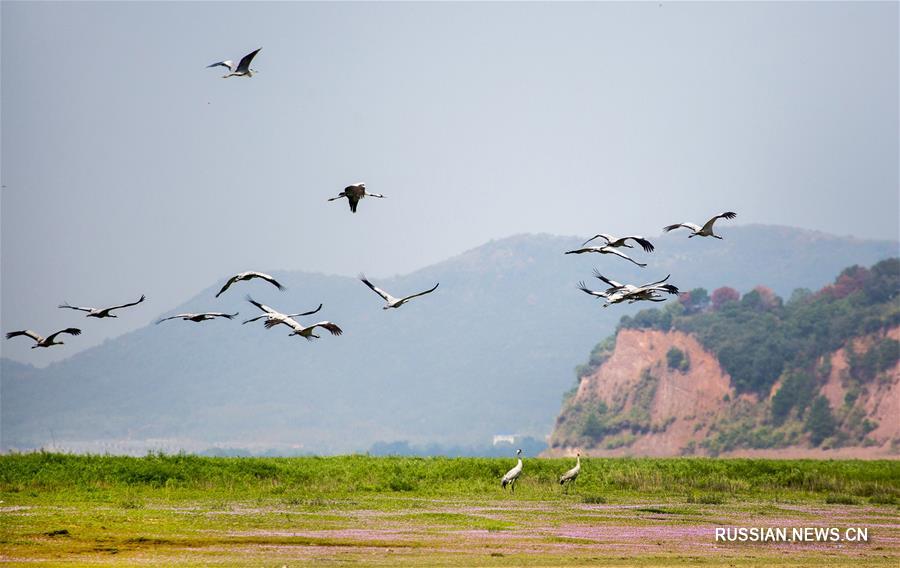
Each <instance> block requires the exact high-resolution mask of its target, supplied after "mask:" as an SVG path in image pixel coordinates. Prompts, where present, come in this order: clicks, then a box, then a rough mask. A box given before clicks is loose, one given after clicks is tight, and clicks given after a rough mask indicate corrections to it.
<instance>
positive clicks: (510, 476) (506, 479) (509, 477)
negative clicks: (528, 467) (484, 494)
mask: <svg viewBox="0 0 900 568" xmlns="http://www.w3.org/2000/svg"><path fill="white" fill-rule="evenodd" d="M521 455H522V449H521V448H519V449H518V450H516V456H517V457H519V463H517V464H516V466H515V467H514V468H512V469H511V470H509V471H507V472H506V475H504V476H503V479H501V480H500V487H502V488H503V489H506V486H507V485H509V490H510V491H512V492H513V493H515V491H516V480H517V479H519V475H521V473H522V458H521Z"/></svg>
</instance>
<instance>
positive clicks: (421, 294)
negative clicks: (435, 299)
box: [403, 282, 441, 301]
mask: <svg viewBox="0 0 900 568" xmlns="http://www.w3.org/2000/svg"><path fill="white" fill-rule="evenodd" d="M440 285H441V283H440V282H438V283H437V284H435V285H434V288H432V289H430V290H425V291H424V292H419V293H418V294H413V295H412V296H407V297H405V298H403V301H409V300H412V299H413V298H418V297H419V296H424V295H425V294H431V293H432V292H434V291H435V290H437V287H438V286H440Z"/></svg>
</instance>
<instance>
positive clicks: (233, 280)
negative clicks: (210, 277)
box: [216, 274, 240, 298]
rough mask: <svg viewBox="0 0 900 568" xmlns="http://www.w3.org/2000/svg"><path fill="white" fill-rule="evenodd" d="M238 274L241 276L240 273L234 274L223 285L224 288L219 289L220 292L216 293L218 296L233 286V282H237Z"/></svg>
mask: <svg viewBox="0 0 900 568" xmlns="http://www.w3.org/2000/svg"><path fill="white" fill-rule="evenodd" d="M238 276H240V274H236V275H234V276H232V277H231V278H229V279H228V282H226V283H225V285H224V286H222V289H221V290H219V293H218V294H216V298H218V297H219V296H221V295H222V294H223V293H224V292H225V290H227V289H228V288H229V286H231V285H232V284H234V283H235V282H237V280H238Z"/></svg>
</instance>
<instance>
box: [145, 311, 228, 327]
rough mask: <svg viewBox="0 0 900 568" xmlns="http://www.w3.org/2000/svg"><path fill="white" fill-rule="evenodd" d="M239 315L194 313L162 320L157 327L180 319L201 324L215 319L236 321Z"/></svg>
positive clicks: (176, 315)
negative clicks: (165, 322)
mask: <svg viewBox="0 0 900 568" xmlns="http://www.w3.org/2000/svg"><path fill="white" fill-rule="evenodd" d="M237 315H238V314H237V313H233V314H223V313H222V312H203V313H199V314H194V313H187V314H175V315H174V316H169V317H167V318H162V319H161V320H159V321H157V322H156V323H157V325H159V324H161V323H162V322H164V321H166V320H172V319H179V318H180V319H183V320H184V321H195V322H201V321H206V320H211V319H215V318H227V319H234V318H235V316H237Z"/></svg>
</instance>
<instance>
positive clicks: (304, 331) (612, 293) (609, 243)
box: [6, 48, 736, 491]
mask: <svg viewBox="0 0 900 568" xmlns="http://www.w3.org/2000/svg"><path fill="white" fill-rule="evenodd" d="M261 49H262V48H259V49H256V50H255V51H252V52H251V53H248V54H247V55H245V56H244V57H242V58H241V60H240V61H239V62H238V64H237V65H235V64H234V62H232V61H231V60H225V61H218V62H216V63H213V64H211V65H208V66H207V67H208V68H215V67H224V68H226V69H227V70H228V73H227V74H225V75H223V78H225V79H227V78H229V77H247V78H250V77H252V76H253V74H254V73H256V72H257V71H256V70H255V69H251V68H250V64H251V62H252V61H253V58H254V57H256V55H257V54H258V53H259V52H260V50H261ZM366 197H374V198H378V199H384V198H385V196H384V195H381V194H379V193H369V192H368V191H367V190H366V184H365V183H362V182H358V183H354V184H352V185H349V186H347V187H345V188H344V190H343V191H341V192H340V193H339V194H338V195H337V196H336V197H332V198H329V199H328V201H335V200H339V199H344V198H346V199H347V202H348V204H349V205H350V211H351V212H352V213H356V210H357V207H358V205H359V202H360V200H362V199H364V198H366ZM735 217H736V214H735V213H734V212H732V211H726V212H725V213H722V214H720V215H716V216H715V217H713V218H711V219H710V220H708V221H707V222H706V223H705V224H704V225H703V226H700V225H696V224H694V223H690V222H684V223H676V224H674V225H668V226H666V227H664V228H663V231H664V232H669V231H673V230H675V229H679V228H686V229H689V230H690V231H691V234H690V235H688V238H691V237H714V238H716V239H721V238H722V237H720V236H719V235H716V234H715V233H714V232H713V225H714V224H715V222H716V220H718V219H733V218H735ZM596 239H602V240H603V241H605V244H603V245H601V246H587V245H588V243H590V242H591V241H594V240H596ZM629 241H631V242H633V243H635V244H636V245H638V246H640V247H641V249H643V250H644V252H648V253H650V252H653V250H654V246H653V244H652V243H651V242H650V241H649V240H647V239H646V238H644V237H642V236H638V235H628V236H624V237H617V236H613V235H609V234H605V233H599V234H597V235H594V236H593V237H591V238H590V239H588V240H587V241H585V242H584V243H582V245H581V248H578V249H574V250H570V251H566V252H565V254H585V253H597V254H609V255H614V256H618V257H620V258H623V259H625V260H627V261H629V262H632V263H634V264H636V265H638V266H640V267H642V268H643V267H646V266H647V264H645V263H642V262H638V261H636V260H634V259H633V258H631V257H630V256H628V255H627V254H625V253H624V252H622V251H620V250H619V249H621V248H627V249H633V248H634V245H632V244H629ZM594 276H595V277H596V278H598V279H599V280H601V281H602V282H604V283H605V284H606V285H607V286H608V288H606V289H605V290H591V289H589V288H588V287H587V286H586V285H585V283H584V282H583V281H582V282H579V283H578V289H580V290H582V291H583V292H585V293H586V294H589V295H591V296H594V297H597V298H601V299H603V300H605V302H606V303H605V304H604V306H603V307H607V306H609V305H612V304H617V303H621V302H628V303H634V302H638V301H649V302H662V301H665V296H664V294H669V295H677V294H678V293H679V291H678V288H677V287H676V286H674V285H672V284H668V283H666V282H667V281H668V279H669V276H666V277H665V278H663V279H661V280H658V281H656V282H651V283H648V284H642V285H640V286H636V285H633V284H621V283H619V282H616V281H615V280H612V279H609V278H607V277H605V276H604V275H602V274H601V273H600V272H599V271H597V270H596V269H595V270H594ZM253 279H260V280H263V281H265V282H268V283H269V284H271V285H272V286H274V287H275V288H277V289H278V290H282V291H283V290H284V286H283V285H282V284H281V283H280V282H278V281H277V280H276V279H275V278H274V277H272V276H271V275H269V274H265V273H262V272H257V271H246V272H241V273H239V274H235V275H234V276H232V277H231V278H229V279H228V280H227V281H226V282H225V284H224V285H223V286H222V289H221V290H219V292H218V293H217V294H216V295H215V297H216V298H218V297H219V296H221V295H222V294H224V293H225V292H226V291H227V290H228V289H229V288H231V286H233V285H235V284H237V283H239V282H245V281H249V280H253ZM359 279H360V281H362V283H363V284H365V285H366V286H367V287H369V288H370V289H371V290H372V291H373V292H375V293H376V294H378V295H379V296H380V297H381V298H382V299H383V300H384V301H385V302H386V304H385V305H384V306H383V308H382V309H385V310H387V309H391V308H399V307H401V306H403V305H404V304H406V303H407V302H409V301H410V300H412V299H413V298H418V297H420V296H425V295H427V294H431V293H432V292H434V291H435V290H437V287H438V286H439V284H440V283H436V284H435V285H434V286H433V287H432V288H430V289H428V290H425V291H422V292H418V293H415V294H411V295H408V296H403V297H400V298H397V297H394V296H392V295H391V294H389V293H387V292H385V291H384V290H382V289H381V288H378V287H377V286H375V285H374V284H372V283H371V282H370V281H369V280H368V279H367V278H366V277H365V275H362V274H360V276H359ZM145 300H146V296H144V295H142V296H141V297H140V299H139V300H137V301H134V302H130V303H125V304H119V305H115V306H111V307H107V308H93V307H81V306H72V305H70V304H69V303H68V302H66V303H63V304H60V305H59V306H58V307H59V308H64V309H70V310H76V311H82V312H87V315H86V317H93V318H98V319H103V318H115V317H118V316H117V315H115V314H113V313H112V312H113V311H115V310H121V309H125V308H129V307H133V306H136V305H138V304H141V303H143V302H144V301H145ZM246 300H247V301H248V302H249V303H250V304H252V305H253V306H255V307H256V308H258V309H259V310H260V311H261V312H262V314H261V315H258V316H256V317H253V318H250V319H248V320H246V321H244V322H243V324H248V323H251V322H255V321H258V320H260V319H263V318H265V322H264V326H265V328H266V329H272V328H274V327H276V326H279V325H285V326H287V327H289V328H290V329H291V332H290V334H289V336H300V337H303V338H305V339H306V340H308V341H311V340H313V339H318V338H319V337H320V336H319V335H316V334H315V333H314V331H315V330H316V329H317V328H322V329H324V330H326V331H328V332H330V333H331V334H332V335H334V336H339V335H341V334H342V333H343V330H342V329H341V328H340V327H339V326H338V325H337V324H335V323H333V322H331V321H328V320H323V321H319V322H316V323H313V324H311V325H303V324H301V323H300V322H298V321H297V320H296V319H294V318H300V317H306V316H311V315H313V314H315V313H318V312H319V311H320V310H321V309H322V307H323V306H322V304H321V303H320V304H319V306H318V307H317V308H316V309H314V310H311V311H306V312H300V313H291V314H289V313H282V312H280V311H278V310H276V309H275V308H272V307H270V306H267V305H266V304H262V303H260V302H257V301H256V300H254V299H253V298H251V297H250V296H249V295H248V296H247V297H246ZM238 315H239V314H238V313H234V314H229V313H224V312H215V311H209V312H199V313H182V314H175V315H171V316H168V317H164V318H162V319H160V320H158V321H157V322H156V323H157V324H160V323H162V322H164V321H169V320H175V319H181V320H184V321H192V322H198V323H199V322H204V321H208V320H213V319H217V318H224V319H229V320H231V319H234V318H235V317H237V316H238ZM61 334H68V335H73V336H77V335H80V334H81V330H80V329H78V328H75V327H69V328H65V329H62V330H60V331H57V332H56V333H52V334H50V335H48V336H46V337H43V336H41V335H39V334H38V333H36V332H34V331H32V330H30V329H26V330H21V331H12V332H10V333H7V334H6V337H7V339H11V338H14V337H19V336H25V337H29V338H31V339H32V340H33V341H34V342H35V344H34V345H32V349H34V348H38V347H52V346H55V345H63V344H64V342H62V341H57V340H56V339H57V337H58V336H59V335H61ZM516 455H517V457H518V463H517V464H516V466H515V467H513V468H512V469H511V470H509V472H507V473H506V475H504V476H503V478H502V479H501V486H502V487H503V488H506V487H507V486H509V487H510V490H511V491H515V483H516V480H518V479H519V476H520V475H521V474H522V458H521V455H522V450H521V449H519V450H518V451H517V452H516ZM580 456H581V454H580V453H577V454H576V457H577V462H576V464H575V467H573V468H572V469H570V470H569V471H567V472H566V473H564V474H563V475H562V476H561V477H560V478H559V483H560V484H561V485H566V484H572V483H574V482H575V480H576V479H577V477H578V474H579V473H580V471H581V457H580Z"/></svg>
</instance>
